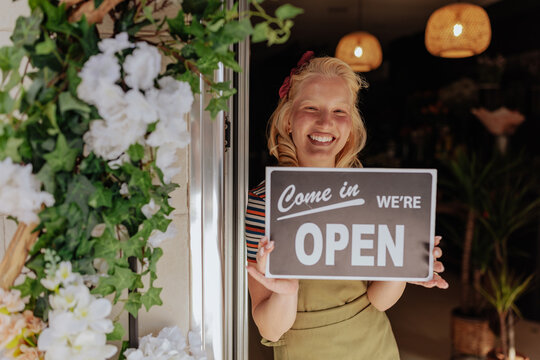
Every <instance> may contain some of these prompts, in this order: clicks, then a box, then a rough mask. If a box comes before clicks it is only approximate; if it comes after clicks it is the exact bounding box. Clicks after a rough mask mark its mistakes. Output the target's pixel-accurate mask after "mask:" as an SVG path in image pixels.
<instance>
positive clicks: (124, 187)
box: [120, 183, 129, 196]
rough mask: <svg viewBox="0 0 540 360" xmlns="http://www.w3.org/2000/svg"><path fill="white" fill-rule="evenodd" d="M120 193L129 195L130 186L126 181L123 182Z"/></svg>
mask: <svg viewBox="0 0 540 360" xmlns="http://www.w3.org/2000/svg"><path fill="white" fill-rule="evenodd" d="M120 195H126V196H127V195H129V186H128V184H126V183H122V186H120Z"/></svg>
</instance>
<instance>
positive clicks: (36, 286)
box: [13, 276, 46, 299]
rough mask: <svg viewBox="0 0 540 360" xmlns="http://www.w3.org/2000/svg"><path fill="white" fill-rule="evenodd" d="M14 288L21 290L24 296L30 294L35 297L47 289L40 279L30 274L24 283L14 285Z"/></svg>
mask: <svg viewBox="0 0 540 360" xmlns="http://www.w3.org/2000/svg"><path fill="white" fill-rule="evenodd" d="M13 288H15V289H17V290H19V291H20V292H21V297H23V298H24V297H26V296H30V297H32V298H34V299H35V298H37V297H38V296H40V295H41V294H42V293H43V292H45V291H46V289H45V288H44V287H43V285H41V283H40V282H39V280H38V279H32V278H30V277H28V276H27V277H25V279H24V282H23V283H22V284H20V285H17V286H14V287H13Z"/></svg>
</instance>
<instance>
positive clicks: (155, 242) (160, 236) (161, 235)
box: [148, 222, 178, 248]
mask: <svg viewBox="0 0 540 360" xmlns="http://www.w3.org/2000/svg"><path fill="white" fill-rule="evenodd" d="M176 236H178V229H177V228H176V226H175V225H174V224H173V223H172V222H171V223H170V224H169V226H168V227H167V231H165V232H161V231H159V230H153V231H152V233H151V234H150V237H149V238H148V246H150V247H151V248H157V247H159V246H160V245H161V243H162V242H163V241H165V240H168V239H174V238H175V237H176Z"/></svg>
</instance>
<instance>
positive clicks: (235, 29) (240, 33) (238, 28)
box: [223, 18, 253, 43]
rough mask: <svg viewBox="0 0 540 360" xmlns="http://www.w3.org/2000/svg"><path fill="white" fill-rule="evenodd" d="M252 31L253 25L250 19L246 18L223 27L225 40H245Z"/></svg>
mask: <svg viewBox="0 0 540 360" xmlns="http://www.w3.org/2000/svg"><path fill="white" fill-rule="evenodd" d="M252 32H253V27H252V26H251V22H250V21H249V19H247V18H244V19H241V20H239V21H232V22H230V23H227V24H226V25H225V26H224V27H223V35H224V38H223V40H224V41H229V42H231V43H233V42H234V43H236V42H239V41H242V40H244V39H245V38H246V37H248V36H249V35H251V33H252Z"/></svg>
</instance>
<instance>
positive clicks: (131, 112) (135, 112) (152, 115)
mask: <svg viewBox="0 0 540 360" xmlns="http://www.w3.org/2000/svg"><path fill="white" fill-rule="evenodd" d="M125 100H126V103H127V115H128V117H129V119H130V120H131V121H142V122H144V123H146V124H151V123H153V122H156V121H157V119H158V114H157V109H156V108H155V107H154V106H153V105H152V104H150V102H148V100H147V99H146V97H145V96H144V95H143V94H142V93H141V92H140V91H139V90H129V91H128V92H127V93H126V98H125Z"/></svg>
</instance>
